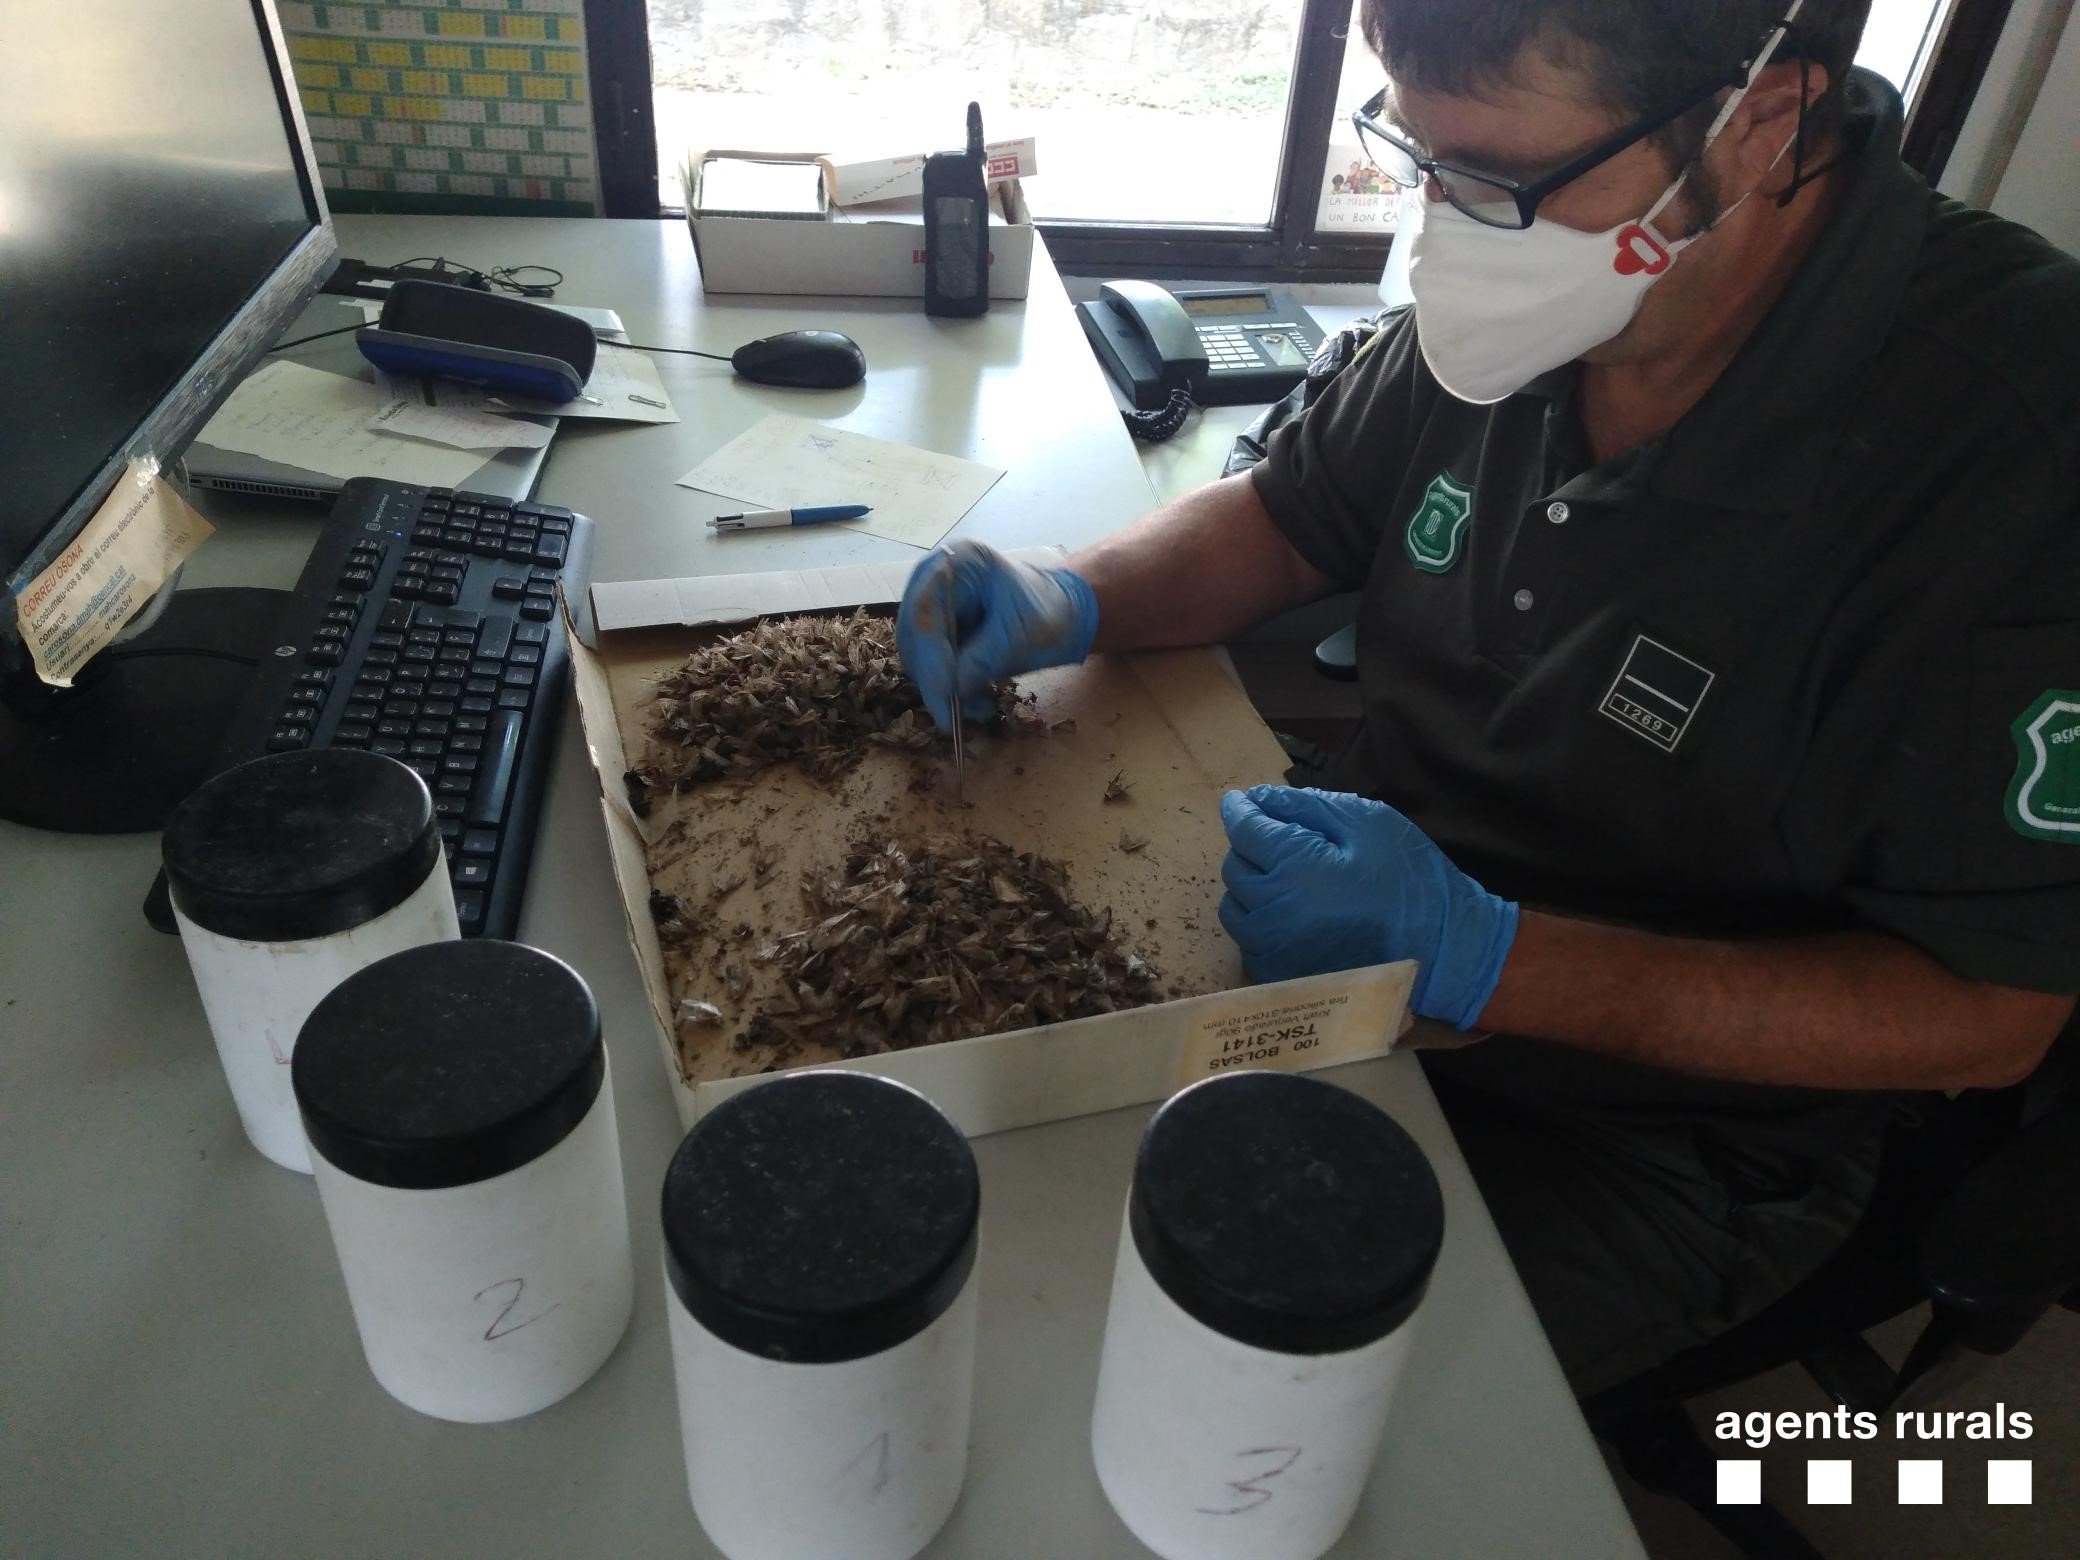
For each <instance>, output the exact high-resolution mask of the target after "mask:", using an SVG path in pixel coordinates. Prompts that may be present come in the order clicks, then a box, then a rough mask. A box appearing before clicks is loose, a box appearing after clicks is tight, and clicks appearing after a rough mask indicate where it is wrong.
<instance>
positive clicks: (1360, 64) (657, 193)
mask: <svg viewBox="0 0 2080 1560" xmlns="http://www.w3.org/2000/svg"><path fill="white" fill-rule="evenodd" d="M538 3H539V4H552V5H554V6H556V7H558V8H562V7H565V6H569V7H573V8H575V7H577V6H578V5H580V4H581V3H582V6H583V10H584V14H585V21H586V32H587V50H588V55H589V58H590V61H591V76H592V87H593V97H594V100H595V101H596V102H597V103H599V104H600V105H601V115H602V117H601V119H600V122H599V136H600V147H601V151H600V161H601V182H602V187H603V188H604V189H605V191H606V192H607V196H608V209H609V211H610V213H612V214H615V215H636V214H639V213H641V212H644V211H647V210H650V209H654V208H653V207H652V206H651V204H650V203H651V202H652V201H653V200H656V201H658V202H660V203H661V204H662V206H663V207H664V209H667V210H671V209H676V208H677V207H679V206H680V205H681V203H682V200H683V196H682V193H681V191H680V188H679V170H680V167H681V165H682V162H683V159H684V157H685V155H686V153H687V152H688V151H689V150H694V149H701V148H715V147H735V148H738V149H752V150H768V151H827V150H833V149H837V150H843V151H846V152H848V153H849V152H852V151H855V150H856V151H857V153H858V155H860V156H861V157H873V156H880V155H889V154H894V153H899V152H904V151H920V150H928V149H933V148H939V147H949V146H954V145H957V144H959V141H960V137H961V133H962V121H963V115H964V111H965V108H966V105H967V103H968V102H969V101H970V100H971V99H973V100H974V101H976V102H979V103H981V104H982V106H983V114H984V124H985V128H986V130H987V132H988V133H989V135H990V136H991V137H992V138H999V137H1013V136H1020V135H1032V136H1034V137H1036V138H1037V139H1038V142H1039V161H1040V170H1041V171H1040V173H1039V174H1038V175H1037V176H1036V177H1035V178H1034V179H1033V180H1032V181H1031V183H1030V184H1029V185H1028V186H1027V189H1026V194H1027V199H1028V200H1029V201H1030V203H1031V204H1032V206H1033V209H1034V212H1035V214H1036V215H1037V216H1038V218H1039V219H1040V221H1041V223H1042V225H1043V227H1044V229H1045V231H1046V233H1047V239H1048V247H1049V249H1050V250H1051V251H1052V253H1053V255H1054V257H1055V260H1056V262H1057V263H1058V264H1060V265H1061V266H1062V268H1063V269H1064V270H1070V271H1079V272H1084V273H1106V274H1121V275H1142V276H1154V277H1162V276H1193V277H1201V278H1207V279H1219V278H1222V277H1227V276H1248V277H1264V276H1273V275H1276V276H1284V277H1299V276H1306V277H1312V278H1318V279H1322V280H1370V279H1372V278H1375V277H1377V276H1378V274H1379V268H1380V264H1381V257H1382V253H1383V250H1384V247H1385V243H1386V239H1387V227H1388V218H1389V212H1390V208H1391V204H1392V196H1391V194H1389V193H1387V192H1385V191H1384V190H1383V189H1381V188H1379V187H1378V186H1377V182H1376V179H1375V177H1374V175H1373V172H1372V170H1370V169H1368V168H1367V167H1366V166H1365V164H1364V161H1363V158H1362V156H1361V155H1360V153H1359V150H1358V147H1357V143H1356V141H1355V139H1354V138H1353V136H1352V134H1351V132H1350V129H1349V116H1350V111H1351V110H1352V109H1353V108H1354V107H1356V106H1357V104H1358V103H1360V102H1362V101H1363V100H1364V99H1365V98H1366V97H1368V96H1370V95H1371V93H1372V91H1373V90H1374V89H1375V88H1376V87H1377V86H1378V84H1379V65H1378V62H1377V61H1376V60H1374V59H1373V58H1372V56H1371V53H1370V51H1368V50H1367V49H1366V47H1365V44H1364V41H1363V38H1362V35H1361V34H1360V31H1359V28H1358V26H1357V20H1356V18H1357V13H1358V0H530V4H538ZM2010 3H2011V0H1874V3H1873V6H1872V12H1871V20H1870V24H1869V28H1868V30H1867V32H1866V34H1865V38H1864V42H1863V47H1862V50H1861V52H1860V53H1859V55H1858V60H1859V63H1862V64H1865V65H1868V66H1870V67H1871V68H1872V69H1874V70H1876V71H1878V72H1879V73H1880V74H1882V75H1884V76H1886V77H1888V78H1889V79H1891V80H1892V81H1893V82H1895V83H1896V84H1897V85H1898V86H1899V87H1900V88H1901V90H1902V92H1903V94H1904V95H1905V96H1906V98H1907V102H1908V107H1909V113H1910V120H1909V130H1908V142H1907V152H1908V160H1909V161H1910V162H1912V163H1913V164H1914V165H1915V166H1916V167H1918V168H1920V169H1921V170H1922V171H1923V172H1924V174H1926V175H1928V176H1929V177H1930V178H1931V179H1933V178H1934V177H1935V176H1936V175H1937V174H1938V173H1939V172H1940V169H1941V164H1942V160H1943V157H1944V156H1945V155H1947V152H1948V147H1949V144H1950V141H1951V140H1952V139H1954V137H1955V133H1956V129H1957V127H1958V125H1960V124H1961V123H1962V122H1963V118H1964V114H1965V111H1966V109H1968V108H1969V106H1970V102H1971V95H1972V93H1973V92H1974V91H1975V90H1976V89H1977V84H1978V81H1979V78H1980V76H1981V75H1982V74H1983V72H1984V69H1985V65H1986V60H1987V57H1988V56H1989V55H1990V53H1991V50H1992V46H1993V43H1994V41H1995V40H1996V39H1997V37H1998V35H1999V31H2000V27H2001V25H2002V23H2003V21H2004V20H2005V18H2006V15H2007V11H2008V7H2009V4H2010ZM646 37H647V52H646V47H645V40H646ZM646 78H647V79H646ZM653 114H654V121H653ZM617 191H618V192H619V194H618V195H617V193H616V192H617Z"/></svg>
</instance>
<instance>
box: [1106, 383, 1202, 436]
mask: <svg viewBox="0 0 2080 1560" xmlns="http://www.w3.org/2000/svg"><path fill="white" fill-rule="evenodd" d="M1193 405H1194V403H1193V401H1192V392H1191V391H1189V390H1172V391H1171V392H1170V402H1169V404H1168V405H1167V406H1165V407H1164V408H1163V409H1162V410H1161V411H1157V412H1121V413H1120V414H1119V415H1120V416H1121V418H1122V419H1124V420H1125V422H1126V425H1127V432H1129V433H1131V434H1132V435H1133V436H1134V437H1135V438H1136V439H1139V440H1140V441H1141V442H1142V443H1143V444H1161V443H1162V442H1163V441H1164V440H1165V439H1174V438H1176V437H1177V434H1178V431H1179V430H1180V429H1182V428H1183V427H1184V424H1185V419H1186V418H1188V417H1190V416H1191V415H1192V407H1193Z"/></svg>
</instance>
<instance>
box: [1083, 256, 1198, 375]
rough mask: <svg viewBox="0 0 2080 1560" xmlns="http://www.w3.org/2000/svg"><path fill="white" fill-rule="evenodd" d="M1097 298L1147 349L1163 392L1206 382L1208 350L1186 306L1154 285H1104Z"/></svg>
mask: <svg viewBox="0 0 2080 1560" xmlns="http://www.w3.org/2000/svg"><path fill="white" fill-rule="evenodd" d="M1098 297H1099V298H1100V299H1101V300H1103V301H1104V302H1105V303H1106V304H1109V305H1110V306H1111V308H1112V310H1113V312H1114V313H1115V314H1117V315H1118V316H1119V317H1120V319H1121V321H1122V323H1124V324H1125V325H1126V327H1127V329H1128V330H1129V331H1131V332H1132V333H1133V334H1134V336H1135V337H1136V338H1138V339H1139V341H1140V342H1141V343H1142V345H1143V346H1144V347H1145V348H1146V349H1147V352H1148V356H1149V358H1150V359H1151V360H1152V363H1151V368H1152V372H1153V375H1154V377H1155V378H1156V379H1157V381H1158V382H1159V383H1160V385H1161V387H1162V388H1163V389H1164V390H1185V391H1190V390H1195V389H1197V388H1198V387H1199V385H1200V384H1201V383H1202V382H1203V381H1204V380H1205V378H1206V347H1205V344H1204V343H1203V342H1201V341H1200V340H1199V332H1198V331H1197V330H1196V329H1194V328H1193V325H1192V321H1191V317H1190V316H1189V315H1187V314H1186V313H1185V312H1184V305H1183V304H1181V303H1179V302H1178V301H1177V299H1176V298H1175V297H1173V296H1172V295H1171V293H1170V291H1169V290H1168V289H1167V288H1164V287H1159V286H1157V285H1156V284H1155V283H1154V282H1134V281H1118V282H1105V283H1102V284H1100V286H1099V288H1098Z"/></svg>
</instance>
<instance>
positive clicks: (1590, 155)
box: [1351, 65, 1748, 228]
mask: <svg viewBox="0 0 2080 1560" xmlns="http://www.w3.org/2000/svg"><path fill="white" fill-rule="evenodd" d="M1747 75H1748V67H1747V66H1746V65H1743V66H1741V68H1740V69H1738V70H1736V71H1734V72H1733V73H1732V74H1731V75H1728V76H1720V77H1718V78H1716V79H1715V80H1713V81H1712V82H1711V83H1710V84H1709V85H1708V86H1703V87H1700V88H1698V89H1697V91H1695V92H1693V93H1691V94H1690V95H1689V96H1688V97H1686V98H1684V99H1683V101H1682V102H1680V103H1678V104H1676V105H1675V106H1674V107H1673V108H1670V109H1666V110H1664V111H1663V112H1661V113H1658V114H1651V115H1649V116H1648V117H1647V118H1645V119H1642V120H1638V121H1637V122H1635V123H1633V124H1630V125H1627V126H1626V127H1625V128H1624V129H1622V130H1619V131H1617V132H1615V133H1614V134H1612V135H1611V136H1609V137H1608V138H1606V139H1604V140H1601V141H1598V142H1597V143H1596V144H1595V145H1594V146H1592V147H1590V148H1589V149H1588V150H1587V151H1586V152H1584V153H1582V154H1581V156H1579V157H1575V158H1571V159H1569V160H1568V161H1567V162H1564V163H1562V164H1561V165H1560V166H1559V167H1557V168H1555V169H1554V170H1553V171H1552V172H1551V173H1547V174H1543V175H1541V176H1540V177H1538V178H1536V179H1533V180H1531V181H1530V182H1529V183H1525V182H1523V181H1520V180H1517V179H1509V178H1504V177H1503V176H1502V175H1501V174H1495V173H1480V172H1477V171H1476V170H1474V169H1472V168H1462V167H1460V166H1458V165H1457V164H1456V163H1448V162H1439V161H1438V160H1437V159H1436V158H1434V157H1425V156H1424V155H1423V154H1422V153H1421V152H1419V151H1417V150H1416V149H1415V148H1414V147H1413V146H1411V145H1409V143H1408V142H1406V141H1404V140H1403V139H1402V138H1401V137H1400V136H1399V135H1398V134H1397V133H1395V132H1394V131H1392V130H1389V129H1388V128H1387V127H1386V126H1385V125H1383V124H1381V123H1380V122H1379V119H1378V114H1379V111H1380V110H1381V109H1382V108H1384V107H1385V106H1386V101H1387V89H1386V88H1385V87H1381V88H1380V89H1379V91H1377V92H1375V93H1373V94H1372V96H1371V97H1369V98H1367V99H1366V100H1365V106H1364V107H1362V108H1360V109H1359V110H1358V111H1357V112H1356V113H1355V114H1352V115H1351V124H1352V125H1354V126H1355V127H1356V128H1357V132H1358V144H1359V145H1360V146H1362V147H1363V148H1364V149H1365V155H1366V156H1367V157H1368V158H1369V159H1371V162H1372V165H1373V166H1374V167H1375V168H1377V169H1379V171H1380V174H1381V176H1382V177H1383V178H1385V179H1386V180H1387V182H1388V183H1390V184H1395V185H1398V186H1400V187H1401V188H1402V189H1405V190H1412V189H1417V188H1419V187H1420V186H1421V185H1422V184H1423V182H1424V181H1425V180H1427V179H1435V180H1436V181H1437V184H1438V188H1439V189H1441V190H1443V191H1444V198H1445V199H1446V200H1448V201H1449V202H1451V204H1452V205H1454V206H1455V207H1457V208H1458V209H1459V210H1460V211H1463V212H1465V213H1466V215H1467V216H1469V217H1471V218H1473V220H1474V221H1476V222H1484V223H1486V224H1487V225H1488V226H1489V227H1499V228H1528V227H1529V226H1531V219H1532V217H1533V216H1535V215H1536V214H1537V212H1538V208H1539V204H1540V203H1541V202H1542V201H1544V200H1545V198H1546V197H1547V196H1548V195H1551V194H1552V193H1553V192H1554V191H1555V190H1557V189H1559V188H1560V187H1561V186H1562V185H1563V184H1571V183H1573V182H1574V181H1575V180H1576V179H1579V178H1580V177H1581V176H1582V175H1583V174H1585V173H1587V172H1588V171H1589V170H1590V169H1592V168H1595V167H1598V166H1600V165H1601V164H1603V163H1607V162H1609V161H1610V160H1611V159H1612V158H1613V157H1615V156H1617V155H1618V153H1620V152H1622V151H1624V150H1625V148H1627V147H1628V146H1631V145H1632V144H1633V143H1634V142H1636V141H1643V140H1645V139H1646V138H1647V137H1648V136H1650V135H1652V134H1653V133H1654V132H1655V131H1656V130H1659V129H1660V128H1661V127H1662V126H1663V125H1666V124H1669V123H1672V122H1673V121H1675V120H1677V119H1680V118H1682V117H1683V115H1685V114H1687V113H1689V112H1690V111H1691V110H1692V109H1693V108H1696V107H1697V106H1698V105H1699V104H1701V103H1703V102H1704V101H1705V99H1707V98H1709V97H1711V96H1712V95H1713V94H1714V93H1716V92H1719V91H1721V90H1723V89H1724V88H1727V87H1737V86H1739V85H1740V84H1741V83H1742V82H1743V81H1745V80H1746V79H1747Z"/></svg>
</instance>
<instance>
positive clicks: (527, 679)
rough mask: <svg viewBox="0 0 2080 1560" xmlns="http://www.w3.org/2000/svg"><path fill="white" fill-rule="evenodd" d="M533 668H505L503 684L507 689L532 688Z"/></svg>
mask: <svg viewBox="0 0 2080 1560" xmlns="http://www.w3.org/2000/svg"><path fill="white" fill-rule="evenodd" d="M534 676H535V673H534V668H533V667H531V666H509V667H507V668H506V673H505V684H506V686H507V687H508V688H532V687H533V686H534Z"/></svg>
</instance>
